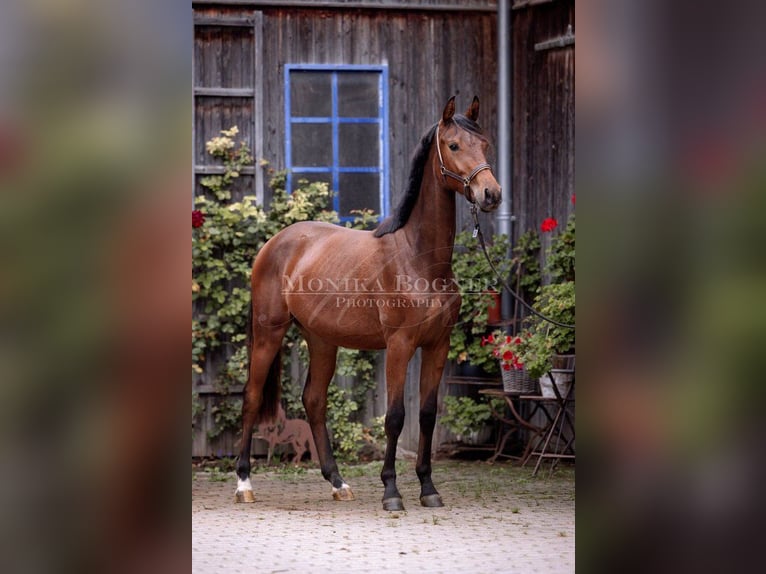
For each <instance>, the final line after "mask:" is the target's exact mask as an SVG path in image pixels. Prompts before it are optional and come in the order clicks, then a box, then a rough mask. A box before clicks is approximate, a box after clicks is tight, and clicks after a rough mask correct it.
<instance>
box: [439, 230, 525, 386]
mask: <svg viewBox="0 0 766 574" xmlns="http://www.w3.org/2000/svg"><path fill="white" fill-rule="evenodd" d="M509 249H510V242H509V239H508V236H506V235H497V236H495V237H494V238H493V241H492V243H491V244H488V245H487V250H488V252H489V256H490V258H491V259H492V261H494V262H496V265H497V269H498V271H499V272H500V274H501V275H502V276H503V277H507V276H508V274H509V273H510V267H511V261H510V259H509V258H508V250H509ZM452 272H453V273H454V275H455V281H456V284H457V286H458V289H459V291H460V295H461V296H462V299H463V302H462V304H461V306H460V315H459V317H458V321H457V324H456V325H455V328H454V329H452V333H451V335H450V350H449V355H448V358H449V359H450V360H452V361H455V362H456V363H457V365H458V367H459V368H463V369H465V368H466V367H467V366H469V365H470V366H471V367H472V368H473V371H463V374H464V375H468V376H477V375H479V376H480V375H481V374H483V375H484V376H486V375H491V374H493V373H497V372H498V367H497V364H496V361H495V359H494V357H493V356H492V355H491V353H489V352H488V351H487V350H485V349H483V348H482V346H481V338H482V336H485V335H486V334H487V332H488V331H489V330H490V325H491V323H490V321H489V317H488V313H489V309H490V307H491V306H493V305H496V300H497V292H498V291H499V290H500V285H499V284H498V283H499V281H498V279H497V276H496V275H495V273H494V271H492V268H491V267H490V266H489V263H487V260H486V258H485V257H484V256H483V254H482V252H481V247H480V246H479V242H478V239H476V238H474V237H473V236H472V234H471V232H469V231H463V232H461V233H458V234H457V236H456V237H455V250H454V251H453V253H452Z"/></svg>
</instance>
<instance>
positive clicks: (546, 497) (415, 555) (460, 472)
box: [192, 460, 575, 574]
mask: <svg viewBox="0 0 766 574" xmlns="http://www.w3.org/2000/svg"><path fill="white" fill-rule="evenodd" d="M341 472H342V474H343V476H344V478H345V479H346V482H348V483H349V484H350V485H351V487H352V489H353V491H354V494H355V495H356V500H354V501H352V502H335V501H333V500H332V496H331V492H330V485H329V484H328V483H327V482H325V481H324V479H323V478H322V477H321V475H320V474H319V471H318V470H317V469H298V470H294V469H293V468H292V467H287V468H286V469H283V470H276V471H273V470H264V469H263V468H261V469H259V470H258V471H257V472H256V471H254V473H253V475H252V479H251V480H252V483H253V488H254V491H255V496H256V500H257V501H256V503H255V504H235V503H234V490H235V487H236V479H235V477H234V474H233V473H225V474H224V473H218V472H213V473H210V472H197V473H194V474H193V476H192V479H193V484H192V560H193V572H194V573H195V574H215V573H219V572H220V573H224V572H225V573H227V574H228V573H248V574H251V573H252V574H261V573H263V574H272V573H292V572H295V573H302V574H310V573H314V572H316V573H322V574H324V573H327V572H339V573H346V572H349V573H357V572H358V573H376V572H382V571H389V572H418V573H427V572H434V573H453V572H455V573H460V574H473V573H483V572H487V573H498V572H514V573H520V574H527V573H529V574H533V573H549V572H550V573H554V572H555V573H564V572H574V570H575V494H574V493H575V491H574V470H573V469H572V468H571V467H569V468H567V467H564V468H562V469H560V470H557V471H556V473H554V475H553V477H551V478H548V476H547V475H548V473H547V469H546V471H545V472H541V473H539V474H538V476H537V477H532V469H531V468H529V467H526V468H519V467H518V466H516V465H512V464H510V463H497V464H494V465H489V464H487V463H485V462H473V461H454V460H439V461H435V462H434V483H435V484H436V486H437V488H438V489H439V491H440V493H441V495H442V498H443V499H444V503H445V506H444V507H442V508H423V507H421V506H420V504H419V501H418V496H419V492H420V485H419V482H418V480H417V477H416V476H415V469H414V462H412V461H401V462H399V463H397V474H398V477H399V478H398V485H399V490H400V492H401V493H402V497H403V499H404V505H405V509H406V510H405V511H403V512H392V513H390V512H385V511H383V509H382V507H381V503H380V499H381V497H382V494H383V489H382V484H381V482H380V479H379V478H378V475H379V473H380V463H370V464H368V465H362V466H354V467H347V468H343V467H342V468H341Z"/></svg>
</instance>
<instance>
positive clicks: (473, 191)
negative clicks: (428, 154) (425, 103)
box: [436, 96, 502, 211]
mask: <svg viewBox="0 0 766 574" xmlns="http://www.w3.org/2000/svg"><path fill="white" fill-rule="evenodd" d="M478 117H479V98H477V97H476V96H474V98H473V102H471V105H470V106H469V108H468V109H467V110H466V112H465V114H464V115H460V114H458V115H456V114H455V96H452V97H451V98H450V99H449V101H448V102H447V105H446V106H445V107H444V111H443V112H442V119H441V121H440V122H439V124H438V126H437V130H436V146H437V148H436V149H437V152H438V154H437V155H438V157H439V162H440V169H441V173H442V175H443V176H444V179H445V183H446V185H447V187H449V188H450V189H452V190H454V191H456V192H457V193H461V194H463V195H465V198H466V199H467V200H468V201H470V202H471V203H476V204H477V205H478V206H479V207H480V208H481V209H482V211H492V210H494V209H496V208H497V206H498V205H500V201H501V199H502V198H501V195H502V190H501V189H500V184H498V183H497V180H496V179H495V176H494V175H492V170H491V169H490V166H489V164H488V163H487V149H488V148H489V142H488V141H487V138H485V137H484V135H483V134H482V133H481V130H480V128H479V126H478V125H477V124H476V118H478Z"/></svg>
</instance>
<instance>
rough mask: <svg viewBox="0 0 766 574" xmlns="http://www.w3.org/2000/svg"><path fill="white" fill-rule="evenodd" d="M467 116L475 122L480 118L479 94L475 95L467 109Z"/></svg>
mask: <svg viewBox="0 0 766 574" xmlns="http://www.w3.org/2000/svg"><path fill="white" fill-rule="evenodd" d="M465 117H467V118H468V119H469V120H472V121H474V122H475V121H476V120H477V119H478V118H479V98H478V97H477V96H474V97H473V101H472V102H471V105H470V106H468V109H467V110H466V111H465Z"/></svg>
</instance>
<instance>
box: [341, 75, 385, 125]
mask: <svg viewBox="0 0 766 574" xmlns="http://www.w3.org/2000/svg"><path fill="white" fill-rule="evenodd" d="M379 76H380V75H379V74H375V73H367V72H347V73H341V74H338V115H339V116H340V117H345V118H349V117H352V118H374V117H377V115H378V108H379V105H378V104H379V98H380V95H379V93H378V78H379Z"/></svg>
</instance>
